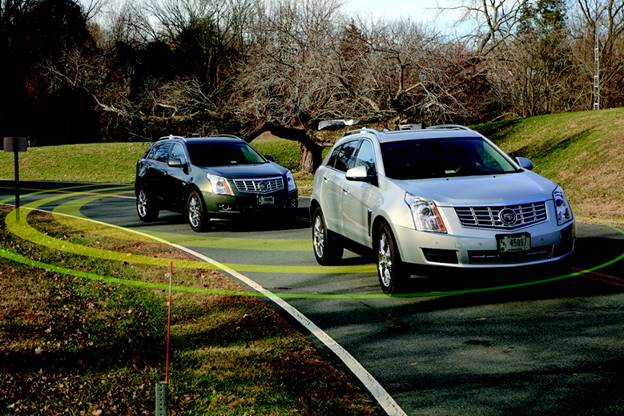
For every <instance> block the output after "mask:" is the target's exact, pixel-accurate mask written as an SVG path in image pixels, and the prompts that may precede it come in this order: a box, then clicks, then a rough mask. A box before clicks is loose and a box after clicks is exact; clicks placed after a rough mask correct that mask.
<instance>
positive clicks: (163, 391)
mask: <svg viewBox="0 0 624 416" xmlns="http://www.w3.org/2000/svg"><path fill="white" fill-rule="evenodd" d="M168 275H169V298H168V300H167V351H166V353H165V381H159V382H158V383H156V416H167V414H168V413H169V403H168V400H169V399H168V395H169V345H170V344H169V340H170V337H171V287H172V281H173V260H171V259H170V260H169V273H168Z"/></svg>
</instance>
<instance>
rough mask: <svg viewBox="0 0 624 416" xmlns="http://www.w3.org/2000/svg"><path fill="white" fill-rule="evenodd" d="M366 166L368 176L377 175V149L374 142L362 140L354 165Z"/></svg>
mask: <svg viewBox="0 0 624 416" xmlns="http://www.w3.org/2000/svg"><path fill="white" fill-rule="evenodd" d="M358 166H365V167H366V174H367V175H368V176H375V175H376V174H377V169H375V149H374V148H373V144H372V143H371V142H369V141H368V140H364V141H362V145H361V146H360V150H359V151H358V153H357V156H356V158H355V162H354V164H353V167H354V168H355V167H358Z"/></svg>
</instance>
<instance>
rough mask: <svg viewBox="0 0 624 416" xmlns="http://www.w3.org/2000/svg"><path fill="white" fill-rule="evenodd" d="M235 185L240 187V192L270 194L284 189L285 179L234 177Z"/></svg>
mask: <svg viewBox="0 0 624 416" xmlns="http://www.w3.org/2000/svg"><path fill="white" fill-rule="evenodd" d="M234 185H235V186H236V189H238V192H247V193H251V194H268V193H271V192H276V191H281V190H282V189H284V179H283V178H281V177H275V178H260V179H234Z"/></svg>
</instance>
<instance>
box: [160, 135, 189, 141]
mask: <svg viewBox="0 0 624 416" xmlns="http://www.w3.org/2000/svg"><path fill="white" fill-rule="evenodd" d="M168 139H181V140H186V138H185V137H183V136H175V135H173V134H170V135H169V136H162V137H160V138H159V139H158V140H157V141H161V140H168Z"/></svg>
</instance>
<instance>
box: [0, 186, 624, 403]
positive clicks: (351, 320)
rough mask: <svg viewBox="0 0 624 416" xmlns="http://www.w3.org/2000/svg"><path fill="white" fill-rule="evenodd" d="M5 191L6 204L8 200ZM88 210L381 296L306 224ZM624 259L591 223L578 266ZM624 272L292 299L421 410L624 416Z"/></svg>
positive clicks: (527, 276)
mask: <svg viewBox="0 0 624 416" xmlns="http://www.w3.org/2000/svg"><path fill="white" fill-rule="evenodd" d="M4 185H5V186H6V184H4ZM40 185H41V184H30V188H33V189H35V188H39V187H40ZM1 186H2V184H0V199H2V198H4V197H6V195H8V194H6V192H7V190H5V189H2V188H1ZM49 186H52V185H49ZM44 195H46V194H44ZM130 195H131V193H127V194H126V196H130ZM39 197H41V196H39ZM29 200H31V198H25V201H26V202H28V201H29ZM60 202H62V201H60ZM58 203H59V202H57V203H55V204H51V205H48V206H46V208H48V209H51V208H54V205H56V204H58ZM81 213H82V214H83V215H85V216H87V217H90V218H94V219H97V220H100V221H104V222H108V223H112V224H116V225H120V226H123V227H128V228H133V229H137V230H140V231H142V232H147V233H153V234H157V235H159V236H175V237H176V239H177V240H178V241H180V242H182V244H183V245H185V246H187V247H189V248H191V249H193V250H196V251H198V252H201V253H203V254H205V255H207V256H210V257H212V258H214V259H216V260H218V261H220V262H225V263H237V264H241V263H244V264H253V265H274V266H275V268H274V270H275V271H272V272H258V271H253V266H249V267H247V269H248V270H251V271H245V272H244V274H245V275H247V276H249V277H251V278H253V279H254V280H256V281H257V282H258V283H260V284H261V285H262V286H264V287H265V288H267V289H269V290H271V291H274V292H277V293H286V294H295V293H297V294H345V295H350V294H373V295H374V294H378V293H380V291H379V288H378V283H377V277H376V274H375V272H374V270H373V269H372V266H370V265H367V263H366V260H364V259H362V258H360V257H357V256H355V255H349V256H348V258H347V259H346V260H345V264H346V265H348V266H353V267H351V268H350V267H346V268H344V269H343V270H339V271H338V272H336V273H328V272H327V271H326V269H323V268H320V267H318V266H317V264H316V262H315V260H314V256H313V254H312V251H311V245H310V242H309V241H310V229H309V225H308V224H307V223H305V222H303V221H300V222H298V223H297V224H295V225H291V226H288V227H283V226H280V225H279V224H275V223H265V221H261V220H259V221H257V222H256V223H247V224H236V223H232V222H219V223H217V224H216V226H215V229H214V230H212V231H210V232H207V233H202V234H201V235H199V236H198V234H196V233H193V232H192V231H190V229H189V227H188V226H187V225H186V224H185V222H184V218H183V217H182V216H180V215H177V214H173V213H166V212H163V213H162V214H161V217H160V221H159V222H156V223H154V224H149V225H145V224H142V223H140V222H139V221H138V218H137V217H136V214H135V212H134V201H133V200H132V199H130V198H116V197H106V198H102V199H97V200H94V201H91V202H89V203H88V204H86V205H84V206H83V207H82V208H81ZM302 213H304V211H302ZM198 237H199V238H198ZM234 239H240V240H234ZM241 247H244V248H245V249H241ZM623 252H624V235H623V234H621V233H620V232H619V231H617V230H615V229H612V228H610V227H606V226H596V225H586V224H580V225H579V226H578V240H577V254H576V256H575V258H574V261H573V263H574V267H575V268H577V269H586V268H590V267H594V266H597V265H600V264H602V263H605V262H608V261H609V260H611V259H614V258H616V257H618V256H620V255H621V254H622V253H623ZM623 264H624V263H623V262H617V263H614V264H611V265H608V266H606V267H603V268H601V269H600V270H596V271H595V272H594V273H588V274H585V275H583V276H582V277H575V278H570V279H565V280H561V281H557V282H551V283H546V284H540V285H529V286H525V287H520V288H516V289H507V290H495V291H484V292H478V293H471V294H464V295H455V296H433V295H430V296H418V297H413V298H406V299H396V298H393V299H389V298H378V299H365V298H357V299H353V298H348V297H346V296H345V297H344V298H338V299H319V298H313V299H312V298H301V297H300V298H293V299H288V302H289V303H291V304H292V305H294V306H295V307H297V308H298V309H299V310H301V311H302V312H303V313H305V314H306V315H307V316H308V317H309V318H310V319H311V320H312V321H313V322H315V323H316V324H317V325H319V326H320V327H321V328H322V329H323V330H325V331H326V332H327V333H328V334H329V335H331V336H332V337H333V338H334V339H335V340H336V341H338V342H339V343H340V344H341V345H343V346H344V347H345V348H346V349H347V350H348V351H349V352H351V354H352V355H353V356H355V357H356V358H357V359H358V360H359V361H360V362H361V363H362V364H363V365H364V366H365V367H366V368H367V369H368V370H369V371H370V372H371V373H372V374H373V376H375V377H376V378H377V380H378V381H379V382H380V383H381V384H382V385H383V386H384V387H385V388H386V389H387V390H388V392H389V393H390V394H391V395H392V396H393V397H394V398H395V400H396V401H397V402H398V403H399V404H400V405H401V406H402V407H403V409H404V410H405V411H406V413H408V414H410V415H411V414H414V415H464V414H466V415H509V414H523V415H588V414H591V415H619V414H624V396H623V395H622V393H621V391H622V386H623V385H624V267H623ZM289 265H303V266H306V267H305V268H304V269H303V270H300V271H298V272H286V273H284V272H283V270H284V269H283V268H281V267H282V266H289ZM357 270H359V271H357ZM354 271H355V272H354ZM554 275H557V271H556V270H552V271H550V272H547V271H536V270H522V271H520V272H514V273H510V272H495V273H470V274H467V273H461V272H457V271H453V270H450V271H449V270H445V271H442V272H440V273H438V274H437V275H436V276H433V277H417V278H413V279H411V281H410V291H411V292H414V293H423V292H446V291H451V290H457V289H477V288H492V287H498V286H504V285H508V284H510V283H527V282H531V281H536V280H540V279H547V278H549V277H552V276H554Z"/></svg>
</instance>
